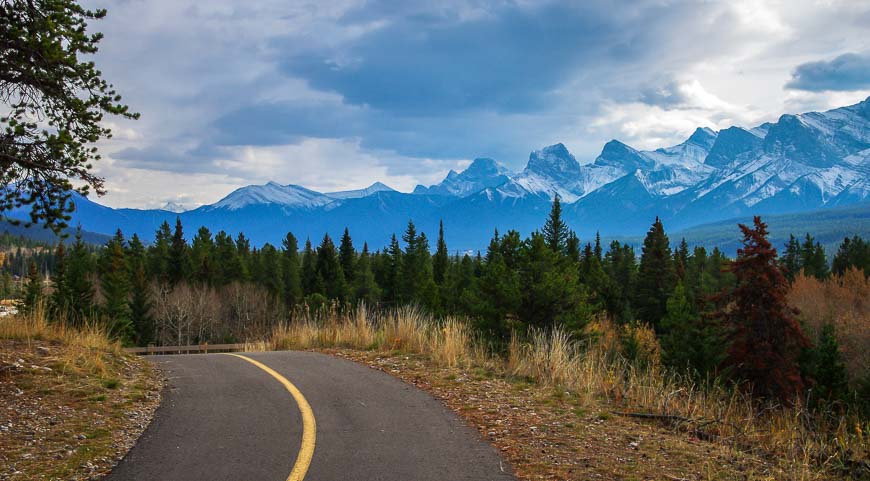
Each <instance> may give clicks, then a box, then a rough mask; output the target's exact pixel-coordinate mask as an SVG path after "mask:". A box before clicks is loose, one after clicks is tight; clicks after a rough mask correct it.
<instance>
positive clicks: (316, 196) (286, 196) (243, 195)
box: [210, 182, 335, 210]
mask: <svg viewBox="0 0 870 481" xmlns="http://www.w3.org/2000/svg"><path fill="white" fill-rule="evenodd" d="M334 200H335V199H334V198H332V197H330V196H328V195H326V194H321V193H320V192H315V191H313V190H309V189H306V188H305V187H302V186H298V185H293V184H289V185H281V184H279V183H277V182H268V183H266V184H263V185H249V186H247V187H242V188H240V189H236V190H234V191H233V192H231V193H230V195H228V196H226V197H224V198H223V199H221V200H219V201H218V202H216V203H215V204H212V205H211V206H210V207H212V208H214V209H228V210H239V209H241V208H243V207H246V206H250V205H263V204H272V205H278V206H284V207H301V208H314V207H321V206H324V205H326V204H329V203H331V202H333V201H334Z"/></svg>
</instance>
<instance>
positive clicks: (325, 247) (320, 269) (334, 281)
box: [317, 234, 347, 300]
mask: <svg viewBox="0 0 870 481" xmlns="http://www.w3.org/2000/svg"><path fill="white" fill-rule="evenodd" d="M317 275H318V277H319V278H320V279H322V280H323V285H324V287H325V288H326V289H325V290H326V297H327V298H328V299H338V300H345V299H346V298H347V286H346V284H345V281H344V271H343V270H342V268H341V263H340V262H339V259H338V252H337V251H336V249H335V244H334V243H333V242H332V239H331V238H330V237H329V234H326V235H324V236H323V241H322V242H321V243H320V245H319V246H318V247H317Z"/></svg>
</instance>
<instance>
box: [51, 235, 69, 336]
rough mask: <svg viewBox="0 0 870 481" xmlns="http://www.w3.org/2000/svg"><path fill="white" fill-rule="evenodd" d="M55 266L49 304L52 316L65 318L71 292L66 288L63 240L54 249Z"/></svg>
mask: <svg viewBox="0 0 870 481" xmlns="http://www.w3.org/2000/svg"><path fill="white" fill-rule="evenodd" d="M54 258H55V266H54V274H53V276H52V281H53V284H54V285H53V289H52V292H51V298H50V299H49V305H50V308H51V311H52V313H53V316H52V317H55V318H60V319H63V318H65V316H66V308H67V306H66V303H67V298H68V297H69V293H68V292H67V288H66V247H65V246H64V243H63V242H58V243H57V248H56V249H55V251H54Z"/></svg>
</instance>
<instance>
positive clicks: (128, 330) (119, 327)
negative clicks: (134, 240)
mask: <svg viewBox="0 0 870 481" xmlns="http://www.w3.org/2000/svg"><path fill="white" fill-rule="evenodd" d="M100 266H101V272H100V291H101V292H102V295H103V305H102V306H101V307H102V314H103V316H104V319H105V325H106V327H107V329H108V331H109V333H110V334H111V335H112V336H113V337H116V338H118V339H121V340H124V341H129V340H131V339H132V338H133V325H132V322H131V320H130V306H129V295H130V272H129V271H128V266H127V259H126V257H125V255H124V247H123V240H122V239H119V238H118V237H117V236H116V238H114V239H112V240H111V241H109V243H108V244H107V245H106V247H105V248H104V249H103V251H102V254H101V256H100Z"/></svg>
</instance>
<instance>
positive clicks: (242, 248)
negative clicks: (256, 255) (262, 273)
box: [235, 232, 251, 282]
mask: <svg viewBox="0 0 870 481" xmlns="http://www.w3.org/2000/svg"><path fill="white" fill-rule="evenodd" d="M236 256H237V259H238V261H237V262H238V266H237V268H236V269H235V272H237V277H236V279H235V280H237V281H239V282H244V281H246V280H248V279H250V278H251V265H250V264H251V242H250V241H249V240H248V238H247V237H245V234H244V233H243V232H239V235H237V236H236Z"/></svg>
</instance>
